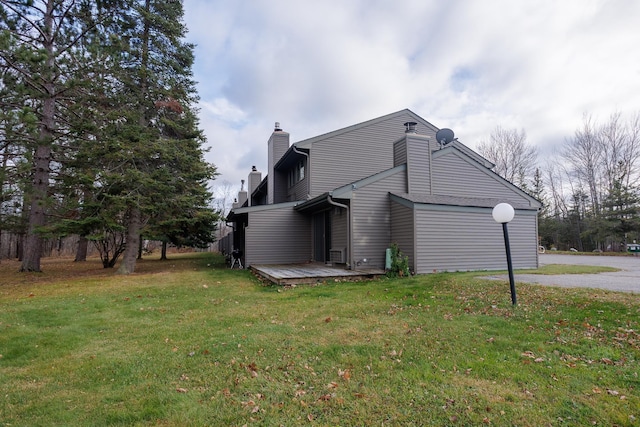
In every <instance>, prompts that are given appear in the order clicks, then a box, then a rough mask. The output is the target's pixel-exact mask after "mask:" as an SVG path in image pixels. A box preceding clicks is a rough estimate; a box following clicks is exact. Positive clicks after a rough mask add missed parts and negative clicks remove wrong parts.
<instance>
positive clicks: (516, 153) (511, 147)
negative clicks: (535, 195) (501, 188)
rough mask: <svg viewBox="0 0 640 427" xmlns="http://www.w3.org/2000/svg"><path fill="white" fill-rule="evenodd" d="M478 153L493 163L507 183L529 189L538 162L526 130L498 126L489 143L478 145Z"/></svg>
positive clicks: (536, 152)
mask: <svg viewBox="0 0 640 427" xmlns="http://www.w3.org/2000/svg"><path fill="white" fill-rule="evenodd" d="M478 152H479V153H480V154H481V155H482V156H484V157H485V158H487V159H488V160H490V161H491V162H493V163H494V164H495V165H496V166H495V168H494V170H495V172H496V173H497V174H498V175H500V176H501V177H503V178H505V179H506V180H507V181H509V182H511V183H513V184H515V185H517V186H519V187H521V188H523V189H527V188H528V181H530V180H531V179H532V178H533V175H534V171H535V168H536V164H537V160H538V151H537V149H536V147H534V146H532V145H530V144H529V143H527V134H526V133H525V131H524V129H522V130H520V131H518V130H517V129H504V128H502V127H500V126H497V127H496V128H495V129H494V130H493V131H492V132H491V135H490V136H489V141H482V142H481V143H480V145H478Z"/></svg>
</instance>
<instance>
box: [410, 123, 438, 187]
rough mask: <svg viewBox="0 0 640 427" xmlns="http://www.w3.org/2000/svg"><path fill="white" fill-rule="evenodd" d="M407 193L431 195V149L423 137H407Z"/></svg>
mask: <svg viewBox="0 0 640 427" xmlns="http://www.w3.org/2000/svg"><path fill="white" fill-rule="evenodd" d="M406 144H407V181H408V183H407V187H408V188H407V192H408V193H426V194H431V190H432V187H431V163H432V161H431V147H430V146H429V139H428V138H427V137H425V136H422V135H407V137H406Z"/></svg>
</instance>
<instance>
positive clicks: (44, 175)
mask: <svg viewBox="0 0 640 427" xmlns="http://www.w3.org/2000/svg"><path fill="white" fill-rule="evenodd" d="M54 8H55V3H54V2H53V1H52V0H48V1H47V10H46V12H45V15H44V28H43V34H44V42H43V44H44V46H43V47H44V50H45V51H46V53H47V59H46V60H45V64H44V70H43V76H44V78H45V83H44V85H43V87H44V91H45V94H46V97H45V98H44V100H43V102H42V116H41V119H40V129H39V135H38V146H37V148H36V151H35V155H34V159H33V161H34V165H33V166H34V171H33V184H32V185H33V186H32V188H31V195H30V197H31V206H30V210H29V226H28V228H27V236H26V239H25V245H24V253H23V257H22V267H21V268H20V271H41V270H40V258H41V257H42V237H41V236H40V235H39V230H38V229H39V228H40V227H42V226H43V225H44V224H45V220H46V218H45V201H46V198H47V192H48V190H49V175H50V169H49V168H50V164H51V144H52V139H53V130H54V128H55V113H56V87H55V78H56V77H55V71H56V61H55V51H54V43H55V42H54V35H53V34H54V31H53V12H54Z"/></svg>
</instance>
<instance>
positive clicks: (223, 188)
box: [213, 179, 235, 238]
mask: <svg viewBox="0 0 640 427" xmlns="http://www.w3.org/2000/svg"><path fill="white" fill-rule="evenodd" d="M234 190H235V189H234V186H233V185H232V184H231V183H230V182H229V181H227V180H226V179H225V180H223V181H222V182H221V183H220V184H219V185H216V186H215V187H214V188H213V196H214V199H213V204H214V206H213V208H214V209H215V210H216V211H218V212H219V213H220V224H219V225H218V233H219V237H220V238H222V237H224V236H226V235H227V233H228V231H229V230H228V227H227V225H226V221H225V218H226V217H227V214H228V213H229V211H230V210H231V206H232V204H233V199H234Z"/></svg>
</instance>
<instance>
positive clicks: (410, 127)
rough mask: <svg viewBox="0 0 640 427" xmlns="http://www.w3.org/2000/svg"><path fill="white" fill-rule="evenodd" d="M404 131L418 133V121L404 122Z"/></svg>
mask: <svg viewBox="0 0 640 427" xmlns="http://www.w3.org/2000/svg"><path fill="white" fill-rule="evenodd" d="M404 133H418V123H416V122H406V123H405V124H404Z"/></svg>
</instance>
